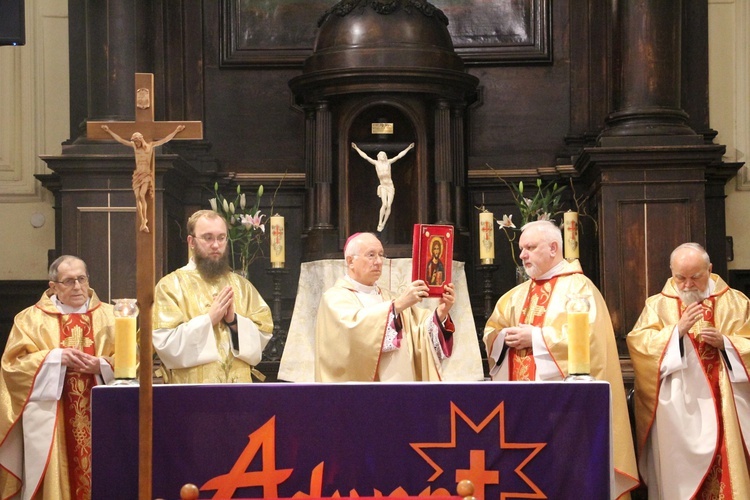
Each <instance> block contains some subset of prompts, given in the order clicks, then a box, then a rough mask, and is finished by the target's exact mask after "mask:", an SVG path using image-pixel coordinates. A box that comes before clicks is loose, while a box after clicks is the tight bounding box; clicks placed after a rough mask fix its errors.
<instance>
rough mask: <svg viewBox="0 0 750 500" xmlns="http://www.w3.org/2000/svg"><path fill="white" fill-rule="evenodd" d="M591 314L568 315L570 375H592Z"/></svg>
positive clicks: (574, 313)
mask: <svg viewBox="0 0 750 500" xmlns="http://www.w3.org/2000/svg"><path fill="white" fill-rule="evenodd" d="M589 330H590V326H589V313H588V312H573V313H568V373H570V374H571V375H588V374H589V373H591V356H590V352H589V348H590V347H589Z"/></svg>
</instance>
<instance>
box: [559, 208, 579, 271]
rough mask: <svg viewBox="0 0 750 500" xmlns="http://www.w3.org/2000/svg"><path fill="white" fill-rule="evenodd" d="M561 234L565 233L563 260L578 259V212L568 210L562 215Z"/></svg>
mask: <svg viewBox="0 0 750 500" xmlns="http://www.w3.org/2000/svg"><path fill="white" fill-rule="evenodd" d="M563 230H564V231H563V232H564V233H565V258H566V259H567V260H573V259H577V258H578V255H579V253H578V212H571V211H570V210H569V211H567V212H565V213H564V214H563Z"/></svg>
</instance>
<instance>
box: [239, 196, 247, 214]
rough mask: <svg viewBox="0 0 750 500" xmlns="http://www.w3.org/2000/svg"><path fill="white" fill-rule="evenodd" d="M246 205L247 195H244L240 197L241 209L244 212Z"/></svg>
mask: <svg viewBox="0 0 750 500" xmlns="http://www.w3.org/2000/svg"><path fill="white" fill-rule="evenodd" d="M245 203H246V201H245V193H242V194H241V195H240V207H241V208H242V210H245Z"/></svg>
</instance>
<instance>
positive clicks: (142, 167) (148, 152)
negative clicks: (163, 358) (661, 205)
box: [86, 73, 203, 500]
mask: <svg viewBox="0 0 750 500" xmlns="http://www.w3.org/2000/svg"><path fill="white" fill-rule="evenodd" d="M135 102H136V105H135V121H132V122H124V121H123V122H113V121H108V122H104V121H90V122H88V123H87V124H86V135H87V136H88V138H89V139H95V140H102V139H115V140H116V141H118V142H120V143H121V144H123V145H126V146H132V148H133V150H134V152H135V172H134V173H133V192H134V194H135V198H136V218H137V220H138V226H139V229H138V230H137V231H136V288H137V292H136V297H137V298H138V308H139V310H140V312H139V316H140V318H139V326H140V342H139V345H140V369H139V371H140V376H139V383H140V389H139V396H138V400H139V407H138V408H139V409H138V420H139V425H138V433H139V451H138V459H139V460H138V477H139V479H138V497H139V498H140V499H141V500H146V499H149V500H150V499H151V498H153V496H152V495H151V480H152V466H151V465H152V449H153V440H152V425H153V394H152V384H151V382H152V380H151V378H152V371H153V363H152V356H153V349H152V344H151V334H152V318H151V309H152V306H153V303H154V287H155V285H156V280H155V274H156V271H155V269H156V264H155V261H156V258H155V255H156V249H155V246H154V233H155V229H156V228H155V221H156V218H155V210H154V205H155V203H154V201H155V198H154V186H155V181H156V178H155V175H154V172H155V164H156V162H155V151H154V148H155V147H157V146H160V145H162V144H164V143H166V142H168V141H170V140H172V139H177V140H185V139H203V124H202V123H201V122H199V121H179V122H171V121H167V122H157V121H155V120H154V75H153V74H152V73H136V74H135ZM123 137H131V139H130V140H129V141H127V140H125V139H123ZM149 223H150V224H151V227H150V228H149Z"/></svg>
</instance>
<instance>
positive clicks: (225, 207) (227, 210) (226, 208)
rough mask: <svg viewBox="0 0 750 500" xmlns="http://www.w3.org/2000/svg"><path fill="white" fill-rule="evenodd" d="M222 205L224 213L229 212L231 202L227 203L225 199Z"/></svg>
mask: <svg viewBox="0 0 750 500" xmlns="http://www.w3.org/2000/svg"><path fill="white" fill-rule="evenodd" d="M221 205H222V207H224V213H225V214H228V213H229V203H227V200H226V199H225V200H224V201H223V203H222V204H221Z"/></svg>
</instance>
